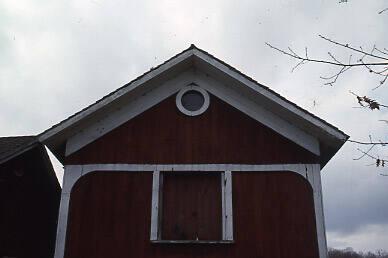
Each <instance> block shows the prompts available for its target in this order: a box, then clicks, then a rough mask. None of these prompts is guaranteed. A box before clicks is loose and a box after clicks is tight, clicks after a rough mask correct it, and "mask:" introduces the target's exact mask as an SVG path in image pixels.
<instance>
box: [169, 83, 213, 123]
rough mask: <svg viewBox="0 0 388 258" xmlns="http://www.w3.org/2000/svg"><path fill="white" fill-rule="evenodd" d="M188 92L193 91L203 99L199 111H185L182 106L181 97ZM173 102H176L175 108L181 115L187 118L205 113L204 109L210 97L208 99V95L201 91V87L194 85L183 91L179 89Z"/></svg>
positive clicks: (207, 105)
mask: <svg viewBox="0 0 388 258" xmlns="http://www.w3.org/2000/svg"><path fill="white" fill-rule="evenodd" d="M190 90H194V91H197V92H199V93H201V94H202V96H203V99H204V102H203V105H202V107H201V108H200V109H198V110H196V111H190V110H187V109H186V108H185V107H184V106H183V105H182V96H183V94H185V93H186V92H188V91H190ZM175 102H176V106H177V107H178V109H179V111H181V112H182V113H183V114H185V115H187V116H198V115H200V114H202V113H203V112H205V111H206V109H207V108H208V107H209V104H210V97H209V94H208V93H207V91H206V90H204V89H202V88H201V87H199V86H196V85H189V86H186V87H184V88H183V89H181V90H180V91H179V92H178V94H177V95H176V100H175Z"/></svg>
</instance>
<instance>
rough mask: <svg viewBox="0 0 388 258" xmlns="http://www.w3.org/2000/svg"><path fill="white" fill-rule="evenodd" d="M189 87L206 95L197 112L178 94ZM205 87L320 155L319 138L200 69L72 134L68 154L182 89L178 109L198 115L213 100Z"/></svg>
mask: <svg viewBox="0 0 388 258" xmlns="http://www.w3.org/2000/svg"><path fill="white" fill-rule="evenodd" d="M192 83H195V84H197V85H199V86H200V87H199V86H187V85H189V84H192ZM190 87H191V88H195V89H197V90H198V91H200V92H201V93H203V94H204V96H205V104H204V106H203V107H202V108H201V109H200V110H199V111H198V112H186V111H185V109H184V108H183V107H182V105H181V102H180V97H179V96H181V95H183V93H184V92H185V91H187V90H189V88H190ZM203 88H204V89H206V90H208V91H209V92H211V93H212V94H213V95H215V96H217V97H219V98H221V99H222V100H223V101H225V102H226V103H228V104H230V105H231V106H233V107H235V108H237V109H238V110H240V111H241V112H243V113H245V114H246V115H248V116H250V117H251V118H253V119H255V120H256V121H258V122H260V123H262V124H264V125H265V126H267V127H269V128H271V129H273V130H274V131H275V132H277V133H279V134H281V135H282V136H284V137H286V138H287V139H289V140H291V141H293V142H295V143H296V144H298V145H299V146H301V147H303V148H305V149H307V150H308V151H310V152H312V153H314V154H316V155H320V147H319V141H318V139H317V138H315V137H313V136H312V135H310V134H308V133H306V132H305V131H303V130H301V129H300V128H298V127H297V126H295V125H293V124H291V123H288V122H287V121H286V120H284V119H282V118H280V117H278V116H277V115H275V114H274V113H273V112H271V111H269V110H266V109H265V108H263V107H262V106H261V105H259V104H257V103H255V102H254V101H252V100H250V99H249V98H248V97H247V96H243V95H241V94H240V93H239V92H237V91H235V90H233V89H231V88H230V87H228V86H227V85H224V84H222V83H220V82H219V81H217V80H215V79H213V78H212V77H211V76H208V75H206V74H204V73H203V72H200V71H195V73H194V72H193V71H191V70H190V71H186V72H184V73H182V74H180V75H179V76H178V77H176V78H174V79H171V80H169V81H167V82H165V83H164V84H162V85H160V86H159V87H157V88H155V89H154V90H152V91H150V92H148V93H147V94H146V95H144V96H141V97H139V98H137V99H134V100H132V101H128V104H127V105H124V106H122V107H121V108H120V109H118V110H116V111H115V112H111V113H110V114H109V115H108V116H106V117H104V118H102V119H100V120H99V121H98V122H96V123H93V124H91V125H90V126H89V127H86V128H84V129H83V130H82V131H79V132H78V133H77V134H75V135H74V136H72V137H70V138H69V139H68V141H67V147H66V156H68V155H70V154H72V153H74V152H76V151H77V150H79V149H81V148H82V147H84V146H85V145H87V144H89V143H91V142H93V141H94V140H96V139H98V138H100V137H102V136H103V135H105V134H106V133H108V132H109V131H111V130H113V129H115V128H117V127H118V126H120V125H122V124H123V123H125V122H127V121H129V120H130V119H132V118H134V117H136V116H137V115H139V114H141V113H142V112H144V111H146V110H147V109H149V108H151V107H152V106H154V105H156V104H158V103H159V102H161V101H162V100H164V99H166V98H167V97H169V96H171V95H173V94H175V93H176V92H178V91H179V90H180V91H179V92H178V95H177V98H176V103H177V106H178V109H180V110H181V111H182V112H183V113H185V114H186V115H198V114H200V113H202V112H205V111H206V109H207V108H208V106H209V104H210V102H209V95H208V93H207V92H206V91H205V90H204V89H203Z"/></svg>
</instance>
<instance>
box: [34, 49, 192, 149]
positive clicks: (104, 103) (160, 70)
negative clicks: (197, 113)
mask: <svg viewBox="0 0 388 258" xmlns="http://www.w3.org/2000/svg"><path fill="white" fill-rule="evenodd" d="M192 56H193V50H192V49H190V50H187V51H185V52H183V53H181V54H180V55H177V56H176V57H174V58H173V59H171V60H169V61H168V62H166V63H164V64H163V65H161V66H159V67H158V68H156V69H154V70H152V71H150V72H148V73H147V74H145V75H144V76H141V77H139V79H138V80H135V81H133V82H132V83H130V84H128V85H126V86H125V87H123V88H122V89H120V90H118V91H116V92H114V93H113V94H111V95H110V96H109V97H106V98H104V99H102V100H101V101H98V102H96V103H95V104H93V105H91V106H90V107H88V108H86V109H85V110H83V111H82V112H80V113H78V114H77V115H75V116H72V117H70V118H69V119H66V120H65V121H63V122H61V124H59V125H58V126H55V127H53V128H52V129H49V130H47V131H45V132H44V133H43V134H41V135H39V140H40V141H42V142H45V141H47V140H49V139H50V138H51V137H53V136H55V135H56V134H58V133H60V132H61V131H63V130H65V129H66V128H69V127H71V126H73V125H74V124H76V123H79V122H80V121H81V120H82V119H84V118H86V117H88V116H89V115H91V114H92V113H94V112H96V111H97V110H99V109H101V108H103V107H105V106H107V105H109V104H111V103H112V102H114V101H115V100H116V99H118V98H120V97H122V96H124V95H125V94H127V93H128V92H130V91H133V90H134V89H136V88H137V87H139V86H141V85H143V84H145V83H146V82H148V81H150V80H151V79H153V78H155V77H157V76H159V75H161V74H162V73H164V72H165V71H167V70H169V69H171V68H172V67H174V66H176V65H177V64H179V63H182V62H184V61H185V60H187V59H188V58H191V57H192Z"/></svg>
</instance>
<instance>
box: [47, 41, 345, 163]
mask: <svg viewBox="0 0 388 258" xmlns="http://www.w3.org/2000/svg"><path fill="white" fill-rule="evenodd" d="M190 68H191V69H194V70H197V71H199V70H201V71H202V72H204V73H206V74H209V75H214V76H215V75H217V78H218V77H220V78H221V77H222V81H223V82H225V81H229V82H231V81H233V84H234V85H235V88H237V89H238V91H240V90H241V92H243V91H245V92H249V94H248V95H251V98H252V99H256V101H257V102H260V101H259V100H265V102H267V104H268V105H270V106H271V107H270V108H269V110H271V112H272V113H274V114H276V115H277V116H278V117H279V118H281V119H283V120H285V121H286V122H287V123H292V124H294V126H296V127H299V128H300V129H301V130H302V131H303V130H304V131H306V133H307V134H310V135H312V136H314V137H316V138H318V139H319V141H322V142H324V143H325V144H327V145H329V146H330V147H331V148H325V152H326V151H327V153H324V154H323V155H322V156H324V160H323V161H322V164H321V165H324V164H326V162H327V161H328V160H329V159H330V158H331V157H332V156H333V155H334V154H335V153H336V151H337V150H338V149H339V148H340V147H341V146H342V144H343V143H344V142H345V141H346V140H347V138H348V136H347V135H346V134H344V133H343V132H341V131H340V130H338V129H337V128H335V127H334V126H332V125H330V124H328V123H326V122H324V121H322V120H320V119H319V118H317V117H315V116H314V115H312V114H310V113H309V112H307V111H306V110H303V109H302V108H300V107H298V106H296V105H294V104H293V103H291V102H289V101H287V100H285V99H284V98H282V97H281V96H279V95H277V94H276V93H275V92H273V91H271V90H270V89H269V88H267V87H264V86H262V85H260V84H259V83H257V82H255V81H254V80H252V79H250V78H249V77H247V76H245V75H243V74H242V73H241V72H239V71H237V70H235V69H234V68H233V67H231V66H229V65H227V64H225V63H223V62H222V61H220V60H219V59H217V58H215V57H214V56H212V55H210V54H208V53H207V52H205V51H203V50H201V49H199V48H197V47H195V46H194V45H193V46H191V47H190V48H188V49H187V50H185V51H183V52H181V53H180V54H178V55H176V56H175V57H173V58H171V59H169V60H168V61H166V62H165V63H163V64H161V65H160V66H158V67H157V68H155V69H152V70H151V71H149V72H147V73H145V74H144V75H142V76H140V77H139V78H137V79H135V80H134V81H132V82H130V83H129V84H127V85H125V86H124V87H122V88H120V89H119V90H117V91H115V92H113V93H111V94H110V95H108V96H106V97H104V98H102V99H101V100H99V101H97V102H96V103H95V104H93V105H91V106H89V107H87V108H86V109H85V110H82V111H80V112H79V113H76V114H75V115H74V116H71V117H70V118H68V119H66V120H64V121H62V122H60V123H59V124H57V125H55V126H53V127H52V128H51V129H48V130H46V131H45V132H43V133H42V134H40V135H39V140H40V141H42V142H43V143H44V144H46V145H48V147H49V148H50V150H51V151H52V152H53V153H54V155H55V156H57V158H58V159H60V160H63V157H64V153H63V149H62V148H61V146H63V144H65V143H66V140H67V139H68V138H69V137H71V136H72V135H74V134H76V133H77V132H80V131H82V130H83V129H84V128H85V127H87V126H89V125H90V124H91V123H94V122H95V120H98V119H99V118H98V117H100V116H109V114H106V113H107V112H108V113H109V112H110V111H111V109H110V108H112V107H113V106H115V105H116V104H117V103H118V102H120V100H123V99H124V98H127V97H128V96H131V97H133V96H135V95H136V94H138V95H139V92H141V90H139V89H140V88H141V87H143V86H146V85H148V86H149V85H153V86H152V87H158V86H159V84H162V83H163V82H164V80H165V79H166V78H170V77H171V76H173V75H174V74H175V75H176V74H179V73H180V72H182V71H184V70H187V69H190ZM219 75H221V76H219ZM158 80H159V81H160V83H159V84H158ZM148 86H147V87H148Z"/></svg>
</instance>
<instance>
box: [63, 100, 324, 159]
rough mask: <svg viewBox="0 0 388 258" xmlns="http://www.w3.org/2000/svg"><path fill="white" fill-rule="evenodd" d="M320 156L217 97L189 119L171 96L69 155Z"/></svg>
mask: <svg viewBox="0 0 388 258" xmlns="http://www.w3.org/2000/svg"><path fill="white" fill-rule="evenodd" d="M318 162H319V161H318V158H317V157H316V156H315V155H313V154H312V153H310V152H308V151H306V150H305V149H303V148H302V147H300V146H298V145H296V144H295V143H293V142H291V141H290V140H288V139H286V138H284V137H282V136H281V135H279V134H278V133H276V132H274V131H273V130H271V129H269V128H267V127H265V126H263V125H262V124H260V123H258V122H257V121H255V120H253V119H252V118H250V117H248V116H247V115H245V114H243V113H242V112H240V111H238V110H237V109H235V108H233V107H232V106H230V105H228V104H226V103H225V102H223V101H221V100H220V99H218V98H217V97H215V96H210V106H209V109H208V110H207V111H206V112H205V113H203V114H202V115H200V116H196V117H188V116H186V115H184V114H182V113H181V112H180V111H179V110H178V109H177V107H176V105H175V96H172V97H170V98H168V99H166V100H164V101H162V102H161V103H159V104H158V105H156V106H154V107H153V108H151V109H149V110H147V111H145V112H144V113H142V114H140V115H139V116H137V117H135V118H134V119H132V120H130V121H128V122H126V123H124V124H123V125H121V126H120V127H118V128H116V129H115V130H113V131H111V132H109V133H108V134H106V135H104V136H102V137H101V138H99V139H97V140H96V141H94V142H92V143H90V144H89V145H87V146H85V147H84V148H82V149H81V150H79V151H77V152H76V153H74V154H72V155H70V156H69V157H67V159H66V164H91V163H132V164H136V163H137V164H156V163H159V164H169V163H171V164H185V163H186V164H187V163H203V164H210V163H237V164H271V163H318Z"/></svg>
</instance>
